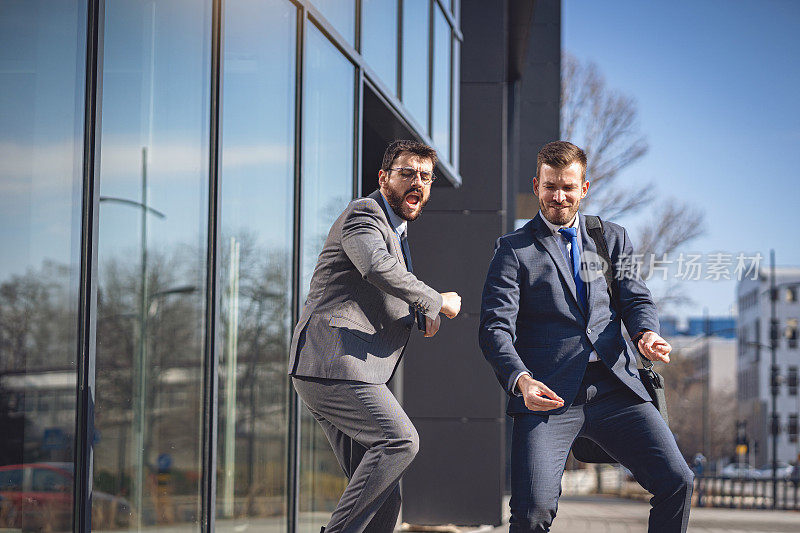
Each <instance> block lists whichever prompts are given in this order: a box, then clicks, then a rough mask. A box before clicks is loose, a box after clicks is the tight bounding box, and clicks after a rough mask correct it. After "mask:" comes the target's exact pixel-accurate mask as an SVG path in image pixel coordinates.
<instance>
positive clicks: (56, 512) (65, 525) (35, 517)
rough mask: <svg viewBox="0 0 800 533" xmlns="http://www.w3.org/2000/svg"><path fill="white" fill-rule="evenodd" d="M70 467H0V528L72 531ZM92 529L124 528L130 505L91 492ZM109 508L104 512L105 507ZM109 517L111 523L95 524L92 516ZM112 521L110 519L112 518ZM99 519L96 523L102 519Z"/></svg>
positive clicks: (36, 465) (40, 464)
mask: <svg viewBox="0 0 800 533" xmlns="http://www.w3.org/2000/svg"><path fill="white" fill-rule="evenodd" d="M72 472H73V466H72V463H26V464H20V465H10V466H0V528H4V527H9V528H18V529H21V530H22V531H44V532H56V531H71V530H72V479H73V475H72ZM93 499H94V503H93V505H92V515H93V520H92V522H93V525H95V527H105V528H113V527H115V526H117V527H118V526H124V525H125V523H127V522H128V520H129V518H130V515H131V513H130V505H129V504H128V502H127V501H126V500H125V499H124V498H117V497H115V496H111V495H110V494H105V493H102V492H95V493H94V495H93ZM109 506H111V507H113V512H110V513H109V512H108V510H109V509H106V508H107V507H109ZM96 513H97V514H100V515H102V516H103V517H109V519H108V520H105V521H109V522H112V523H107V524H100V523H95V520H94V515H95V514H96ZM112 517H113V518H112ZM98 518H100V519H101V520H100V521H104V520H102V518H101V517H100V516H98Z"/></svg>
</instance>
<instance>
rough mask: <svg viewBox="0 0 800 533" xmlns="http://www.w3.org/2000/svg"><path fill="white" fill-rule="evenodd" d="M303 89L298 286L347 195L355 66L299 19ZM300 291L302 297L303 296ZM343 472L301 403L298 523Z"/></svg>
mask: <svg viewBox="0 0 800 533" xmlns="http://www.w3.org/2000/svg"><path fill="white" fill-rule="evenodd" d="M307 29H308V30H307V32H306V36H307V37H306V39H307V40H306V51H305V60H306V62H307V63H306V68H305V77H304V83H305V87H304V93H303V106H304V109H303V167H302V170H303V174H302V197H301V201H302V206H303V207H302V213H301V216H302V221H301V228H302V235H301V239H302V245H301V246H302V247H301V249H302V275H303V277H302V285H301V286H302V290H303V296H305V293H306V292H307V291H308V286H309V283H310V281H311V274H312V273H313V270H314V266H315V265H316V262H317V257H318V255H319V252H320V251H321V250H322V245H323V243H324V242H325V238H326V236H327V235H328V230H329V229H330V227H331V225H332V224H333V222H334V221H335V220H336V218H337V217H338V216H339V214H340V213H341V212H342V210H343V209H344V208H345V207H346V206H347V203H348V202H349V201H350V199H351V198H352V197H353V174H354V168H353V148H354V147H353V134H354V130H353V127H354V113H355V109H354V94H355V69H354V67H353V65H352V64H351V63H350V62H349V61H347V59H345V57H344V56H342V55H341V54H340V53H339V51H338V50H337V49H336V48H334V46H333V45H332V44H331V43H330V42H329V41H328V40H327V39H326V38H325V37H324V36H323V35H322V34H321V33H320V32H319V30H318V29H317V28H316V27H314V26H313V25H311V24H308V25H307ZM303 299H304V298H303ZM345 485H346V479H345V478H344V476H343V475H342V471H341V468H340V467H339V464H338V462H337V461H336V457H335V456H334V455H333V452H332V451H331V448H330V445H329V444H328V442H327V440H326V439H325V436H324V434H323V432H322V430H321V428H320V426H319V424H317V423H316V421H314V420H313V419H312V418H311V416H310V414H309V413H308V411H307V410H306V409H305V408H303V409H302V418H301V455H300V502H299V508H300V513H301V514H300V524H299V526H300V528H301V530H302V531H307V532H312V533H316V532H317V531H319V527H320V525H321V524H324V523H325V522H327V521H328V518H329V517H330V512H331V511H332V510H333V509H334V507H335V506H336V502H337V501H338V500H339V496H341V494H342V491H343V490H344V487H345Z"/></svg>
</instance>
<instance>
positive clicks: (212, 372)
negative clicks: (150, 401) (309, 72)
mask: <svg viewBox="0 0 800 533" xmlns="http://www.w3.org/2000/svg"><path fill="white" fill-rule="evenodd" d="M211 10H212V13H211V58H210V59H211V69H210V71H211V72H210V74H211V75H210V80H209V83H210V95H209V105H210V113H209V135H208V142H209V151H208V211H207V215H208V218H207V224H208V227H207V232H206V239H207V243H206V244H207V249H206V287H205V289H206V290H205V298H206V300H205V308H206V314H205V340H204V346H203V412H202V436H203V442H202V443H201V445H202V452H201V453H202V456H201V462H202V469H201V487H200V491H201V499H200V531H202V532H203V533H210V532H213V531H214V529H215V525H216V496H217V494H216V490H217V444H218V443H217V426H218V416H219V413H218V400H219V377H218V375H217V369H218V368H219V352H220V350H219V349H218V348H219V345H218V344H219V343H218V342H217V340H218V339H217V335H218V333H217V332H218V331H219V330H220V327H219V326H220V323H219V320H220V313H219V303H220V299H219V297H218V294H219V280H218V279H217V277H218V276H217V271H218V260H219V257H220V254H219V253H218V252H219V234H220V223H221V221H220V183H219V181H220V165H221V160H220V145H221V125H220V121H221V120H222V90H223V87H222V80H223V78H222V68H223V61H224V53H223V40H224V2H223V0H212V3H211Z"/></svg>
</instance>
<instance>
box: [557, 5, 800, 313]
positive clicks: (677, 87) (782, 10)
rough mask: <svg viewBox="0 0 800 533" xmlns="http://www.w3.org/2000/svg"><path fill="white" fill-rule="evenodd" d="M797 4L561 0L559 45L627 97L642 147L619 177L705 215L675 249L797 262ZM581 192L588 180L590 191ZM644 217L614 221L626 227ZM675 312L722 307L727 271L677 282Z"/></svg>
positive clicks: (728, 299)
mask: <svg viewBox="0 0 800 533" xmlns="http://www.w3.org/2000/svg"><path fill="white" fill-rule="evenodd" d="M799 35H800V2H795V1H792V0H783V1H781V0H728V1H722V0H696V1H692V2H688V1H684V2H674V1H673V2H666V1H646V2H645V1H620V0H614V1H609V2H597V1H593V0H564V2H563V18H562V45H563V49H564V50H565V51H569V52H570V53H572V54H573V55H575V56H576V57H578V58H579V59H582V60H591V61H594V62H595V63H596V64H597V65H598V66H599V67H600V70H601V71H602V72H603V74H604V75H605V77H606V81H607V83H608V85H609V86H611V87H614V88H617V89H619V90H621V91H623V92H625V93H628V94H629V95H631V96H633V97H634V98H636V100H637V102H638V108H639V116H640V121H641V129H642V132H643V133H644V134H645V135H646V136H647V140H648V143H649V145H650V150H649V152H648V153H647V154H646V155H645V156H644V157H643V158H642V159H641V160H639V161H638V162H637V163H635V164H634V165H631V166H630V167H628V168H627V169H626V170H625V171H624V173H623V174H622V175H621V176H620V178H619V180H618V181H619V182H620V186H624V184H626V183H627V184H633V183H638V182H641V181H646V182H652V183H654V185H655V187H656V190H657V192H658V198H659V199H660V200H661V201H669V199H670V198H679V199H682V200H685V201H688V202H691V203H692V204H693V205H695V206H698V207H701V208H703V209H704V210H705V213H706V232H705V234H704V235H703V236H702V237H700V238H698V239H697V240H695V241H693V242H691V243H690V244H688V245H687V246H686V247H685V248H684V250H685V251H686V252H696V253H703V254H708V253H712V252H718V251H726V252H729V253H733V254H737V253H739V252H745V253H747V254H748V255H750V254H753V253H755V252H760V253H761V254H762V255H763V256H764V258H765V259H764V263H763V265H764V266H767V264H768V258H769V250H770V248H774V249H775V251H776V260H777V264H778V265H779V266H781V265H795V266H800V238H799V237H798V229H800V170H798V167H799V165H798V163H800V161H798V159H800V106H798V103H797V95H798V94H800V87H798V86H799V85H800V61H798V58H799V57H800V37H798V36H799ZM590 194H591V190H590ZM647 216H648V213H641V214H638V215H636V216H631V217H627V218H626V219H623V220H621V222H623V223H624V224H625V225H627V226H629V227H630V228H631V233H632V234H633V236H634V238H635V235H636V233H637V231H636V228H637V227H638V226H639V225H640V224H641V223H642V221H643V220H644V219H645V218H646V217H647ZM682 283H686V284H690V285H688V286H687V287H686V288H687V292H689V293H690V294H691V296H692V298H693V299H694V303H693V304H691V305H688V306H684V307H682V308H680V309H673V311H675V312H676V313H677V314H679V315H683V316H687V315H699V314H702V311H703V308H704V307H707V308H708V310H709V312H710V313H711V314H712V315H727V314H729V313H730V311H731V306H732V304H733V303H734V300H735V298H734V293H735V288H736V287H735V282H733V281H685V282H682Z"/></svg>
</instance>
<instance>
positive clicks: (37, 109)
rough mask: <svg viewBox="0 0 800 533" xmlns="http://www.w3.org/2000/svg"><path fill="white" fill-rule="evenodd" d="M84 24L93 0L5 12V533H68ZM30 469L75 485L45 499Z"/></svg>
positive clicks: (1, 410)
mask: <svg viewBox="0 0 800 533" xmlns="http://www.w3.org/2000/svg"><path fill="white" fill-rule="evenodd" d="M85 21H86V4H85V2H67V1H58V2H54V1H49V0H48V1H33V0H20V1H6V2H3V4H2V8H0V87H1V89H0V122H2V128H0V249H2V250H3V252H2V253H3V257H2V261H0V435H2V437H0V529H3V528H10V529H9V531H12V530H13V531H19V530H20V529H22V530H27V531H34V530H40V529H44V528H47V529H48V531H54V532H57V531H71V530H72V482H71V480H72V469H73V466H72V464H73V463H72V461H73V454H74V435H75V406H76V395H75V389H76V376H77V367H76V361H77V356H76V350H77V345H78V340H77V331H78V325H77V323H78V293H79V283H78V282H79V275H80V235H81V211H80V210H81V196H82V183H83V177H82V171H83V119H84V107H83V102H84V96H85V87H84V81H83V80H84V73H85V57H86V28H85ZM62 395H69V398H70V399H69V401H68V402H66V403H64V404H62V403H60V402H58V401H56V399H57V398H59V397H60V396H62ZM40 398H41V401H40ZM33 463H39V464H41V463H46V464H47V465H49V466H52V467H53V468H54V469H57V470H58V472H61V475H62V479H69V482H68V483H59V484H54V485H52V486H53V487H55V486H58V487H59V491H58V494H57V495H47V496H46V499H41V498H40V495H36V494H31V492H30V488H27V487H25V486H24V485H25V483H27V484H30V481H27V482H25V479H28V480H30V473H31V470H32V469H33V467H32V464H33ZM45 504H47V506H48V513H47V515H45V513H43V512H42V511H41V510H40V509H42V508H43V506H44V505H45ZM37 511H38V512H37Z"/></svg>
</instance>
